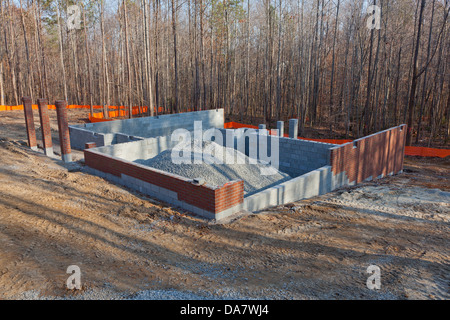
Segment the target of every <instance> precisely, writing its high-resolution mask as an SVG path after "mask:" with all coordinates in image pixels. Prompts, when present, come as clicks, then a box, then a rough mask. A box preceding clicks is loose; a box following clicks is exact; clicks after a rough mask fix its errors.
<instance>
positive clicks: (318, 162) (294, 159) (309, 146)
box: [279, 138, 334, 177]
mask: <svg viewBox="0 0 450 320" xmlns="http://www.w3.org/2000/svg"><path fill="white" fill-rule="evenodd" d="M332 147H334V145H333V144H328V143H321V142H315V141H307V140H299V139H290V138H280V142H279V149H280V159H279V161H280V170H281V171H283V172H286V173H288V174H289V175H290V176H292V177H297V176H300V175H302V174H304V173H306V172H309V171H312V170H315V169H318V168H320V167H323V166H326V165H328V164H329V152H330V151H329V149H330V148H332Z"/></svg>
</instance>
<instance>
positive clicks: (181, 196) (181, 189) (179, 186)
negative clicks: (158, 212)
mask: <svg viewBox="0 0 450 320" xmlns="http://www.w3.org/2000/svg"><path fill="white" fill-rule="evenodd" d="M84 160H85V163H86V165H87V166H89V167H91V168H93V169H96V170H99V171H102V172H106V173H109V174H112V175H115V176H117V177H120V176H121V174H122V173H123V174H126V175H127V176H130V177H133V178H136V179H140V180H142V181H145V182H148V183H151V184H154V185H156V186H159V187H162V188H165V189H168V190H171V191H174V192H177V193H178V200H180V201H184V202H186V203H188V204H190V205H193V206H196V207H198V208H201V209H204V210H207V211H209V212H212V213H219V212H222V211H224V210H226V209H229V208H231V207H234V206H235V205H238V204H240V203H242V202H243V201H244V182H243V181H233V182H229V183H227V184H225V185H223V186H222V187H219V188H216V189H213V188H210V187H207V186H196V185H194V184H192V183H190V182H189V181H186V180H184V179H181V178H177V177H176V176H174V175H170V174H164V173H162V172H160V171H157V170H154V169H152V168H144V167H141V166H138V165H136V164H134V163H132V162H129V161H125V160H120V159H117V158H112V157H109V156H106V155H103V154H99V153H96V152H92V151H90V150H89V149H87V150H84Z"/></svg>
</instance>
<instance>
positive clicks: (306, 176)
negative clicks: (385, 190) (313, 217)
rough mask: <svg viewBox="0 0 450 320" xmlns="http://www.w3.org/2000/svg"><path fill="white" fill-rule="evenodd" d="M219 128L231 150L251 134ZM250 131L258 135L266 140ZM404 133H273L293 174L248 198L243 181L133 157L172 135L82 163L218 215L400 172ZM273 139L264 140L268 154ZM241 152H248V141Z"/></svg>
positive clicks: (107, 149)
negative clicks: (322, 139)
mask: <svg viewBox="0 0 450 320" xmlns="http://www.w3.org/2000/svg"><path fill="white" fill-rule="evenodd" d="M220 131H221V132H222V133H223V143H224V145H226V146H232V147H233V148H235V149H238V141H239V139H251V138H252V137H250V136H247V137H246V136H245V131H242V130H241V131H238V132H233V131H232V130H225V129H220ZM250 134H253V135H255V136H256V137H254V138H256V139H269V137H268V136H265V135H258V134H256V133H250ZM405 137H406V126H405V125H401V126H399V127H395V128H391V129H388V130H385V131H382V132H379V133H376V134H373V135H370V136H368V137H364V138H361V139H358V140H355V141H354V142H351V143H348V144H344V145H339V146H337V145H333V144H327V143H319V142H313V141H304V140H298V139H291V138H283V137H276V136H271V137H270V139H278V140H272V142H273V141H275V142H278V145H279V150H280V154H279V161H280V170H281V171H284V172H286V173H289V174H290V175H291V176H293V177H294V178H293V179H291V180H289V181H286V182H284V183H281V184H279V185H277V186H275V187H272V188H268V189H265V190H263V191H260V192H258V193H254V194H251V195H248V196H246V197H244V183H243V181H230V182H228V183H226V184H225V185H223V186H219V187H214V186H209V185H206V184H205V185H200V186H199V185H196V184H194V183H193V181H192V180H191V179H187V178H184V177H181V176H177V175H173V174H170V173H167V172H164V171H160V170H157V169H154V168H151V167H147V166H144V165H140V164H137V163H134V162H133V161H136V160H138V159H149V158H152V157H154V156H156V155H158V154H159V153H161V152H163V151H164V150H167V149H169V148H173V147H174V145H175V144H176V143H178V142H172V141H171V137H170V136H161V137H155V138H150V139H144V140H139V141H134V142H128V143H122V144H116V145H110V146H103V147H98V148H93V149H86V150H85V151H84V153H85V163H86V165H87V166H88V167H90V168H91V169H90V170H92V171H93V172H94V173H95V174H97V175H100V176H102V177H105V178H107V179H110V180H112V181H113V182H115V183H118V184H122V185H125V186H127V187H130V188H132V189H135V190H138V191H140V192H142V193H144V194H148V195H149V196H152V197H155V198H157V199H160V200H162V201H166V202H168V203H170V204H172V205H174V206H178V207H181V208H184V209H186V210H189V211H191V212H194V213H196V214H199V215H202V216H204V217H206V218H209V219H216V220H220V219H222V218H224V217H227V216H229V215H231V214H234V213H236V212H239V211H242V210H246V211H251V212H255V211H260V210H263V209H265V208H268V207H272V206H278V205H283V204H287V203H291V202H294V201H299V200H302V199H306V198H311V197H314V196H318V195H322V194H325V193H328V192H331V191H333V190H335V189H336V188H339V187H342V186H345V185H354V184H356V183H359V182H362V181H364V180H370V179H376V178H380V177H383V176H386V175H389V174H396V173H399V172H401V171H402V169H403V158H404V150H405ZM231 139H233V140H231ZM241 141H242V140H241ZM257 141H258V140H257ZM272 142H271V141H270V140H267V141H266V143H267V145H268V147H269V153H270V152H271V150H270V146H271V143H272ZM258 145H259V143H258ZM263 145H264V143H263ZM245 152H246V154H247V155H249V149H248V144H247V146H246V148H245ZM258 153H259V151H258ZM257 156H259V155H257Z"/></svg>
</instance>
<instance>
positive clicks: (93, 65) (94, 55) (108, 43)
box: [0, 0, 450, 146]
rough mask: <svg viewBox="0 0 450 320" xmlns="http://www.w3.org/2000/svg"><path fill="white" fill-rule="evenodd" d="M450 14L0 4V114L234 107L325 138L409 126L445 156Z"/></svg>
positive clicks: (295, 5) (427, 8)
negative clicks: (10, 109) (4, 109)
mask: <svg viewBox="0 0 450 320" xmlns="http://www.w3.org/2000/svg"><path fill="white" fill-rule="evenodd" d="M449 2H450V1H449V0H427V1H425V0H370V1H363V0H251V1H250V0H249V1H247V0H243V1H241V0H152V1H150V0H96V1H81V0H80V1H75V0H0V10H1V11H0V35H1V36H0V99H1V100H0V105H19V104H20V103H21V102H20V99H21V97H22V96H31V97H32V99H33V101H36V99H37V98H47V99H48V100H49V101H50V102H52V101H54V100H56V99H66V100H67V101H68V102H69V104H84V105H114V106H118V105H122V106H126V107H128V108H130V107H131V106H150V108H149V110H150V111H149V113H151V114H152V113H154V112H153V110H154V108H153V107H154V106H160V107H164V110H166V112H182V111H186V110H204V109H214V108H225V110H226V114H227V115H229V116H230V117H232V118H233V119H234V120H237V121H244V122H254V121H265V122H266V123H267V124H269V125H271V124H273V122H274V121H276V120H286V119H289V118H292V117H296V118H299V119H300V121H299V126H300V128H299V133H300V135H301V134H302V133H303V132H304V130H305V128H311V127H312V128H325V129H326V130H327V131H328V132H329V134H328V137H329V138H332V137H337V136H339V137H353V138H355V137H360V136H363V135H367V134H370V133H373V132H376V131H380V130H383V129H386V128H388V127H391V126H394V125H398V124H400V123H407V124H408V126H409V127H410V129H411V131H409V135H408V138H407V143H408V144H420V145H424V146H443V145H447V146H448V141H449V134H450V90H449V85H450V55H449V53H450V50H449V49H450V36H449V32H450V29H449V22H448V20H449V19H448V14H449V5H450V4H449ZM73 5H76V7H73ZM370 5H376V6H377V8H379V9H380V13H381V20H380V23H379V28H373V27H371V28H369V25H370V23H371V22H375V20H373V21H371V20H370V19H372V17H375V15H374V12H375V11H373V12H371V11H370V10H369V12H368V10H367V8H368V6H370ZM77 8H78V9H77ZM374 19H375V18H374ZM156 110H157V109H156Z"/></svg>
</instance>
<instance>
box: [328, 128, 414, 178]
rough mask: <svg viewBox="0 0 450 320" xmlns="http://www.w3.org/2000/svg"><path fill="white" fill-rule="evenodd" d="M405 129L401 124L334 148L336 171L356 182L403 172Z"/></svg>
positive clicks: (336, 173)
mask: <svg viewBox="0 0 450 320" xmlns="http://www.w3.org/2000/svg"><path fill="white" fill-rule="evenodd" d="M406 128H407V126H406V125H401V126H398V127H394V128H391V129H388V130H384V131H381V132H378V133H375V134H373V135H370V136H367V137H364V138H361V139H357V140H355V141H353V142H349V143H346V144H343V145H340V146H337V147H333V148H331V150H330V164H331V167H332V170H333V174H334V175H335V176H336V177H338V176H339V175H341V179H343V181H342V182H344V180H348V181H347V183H346V184H351V185H353V184H357V183H360V182H362V181H365V180H371V179H377V178H381V177H384V176H387V175H392V174H397V173H400V172H402V170H403V159H404V156H405V139H406ZM344 175H345V177H342V176H344Z"/></svg>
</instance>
